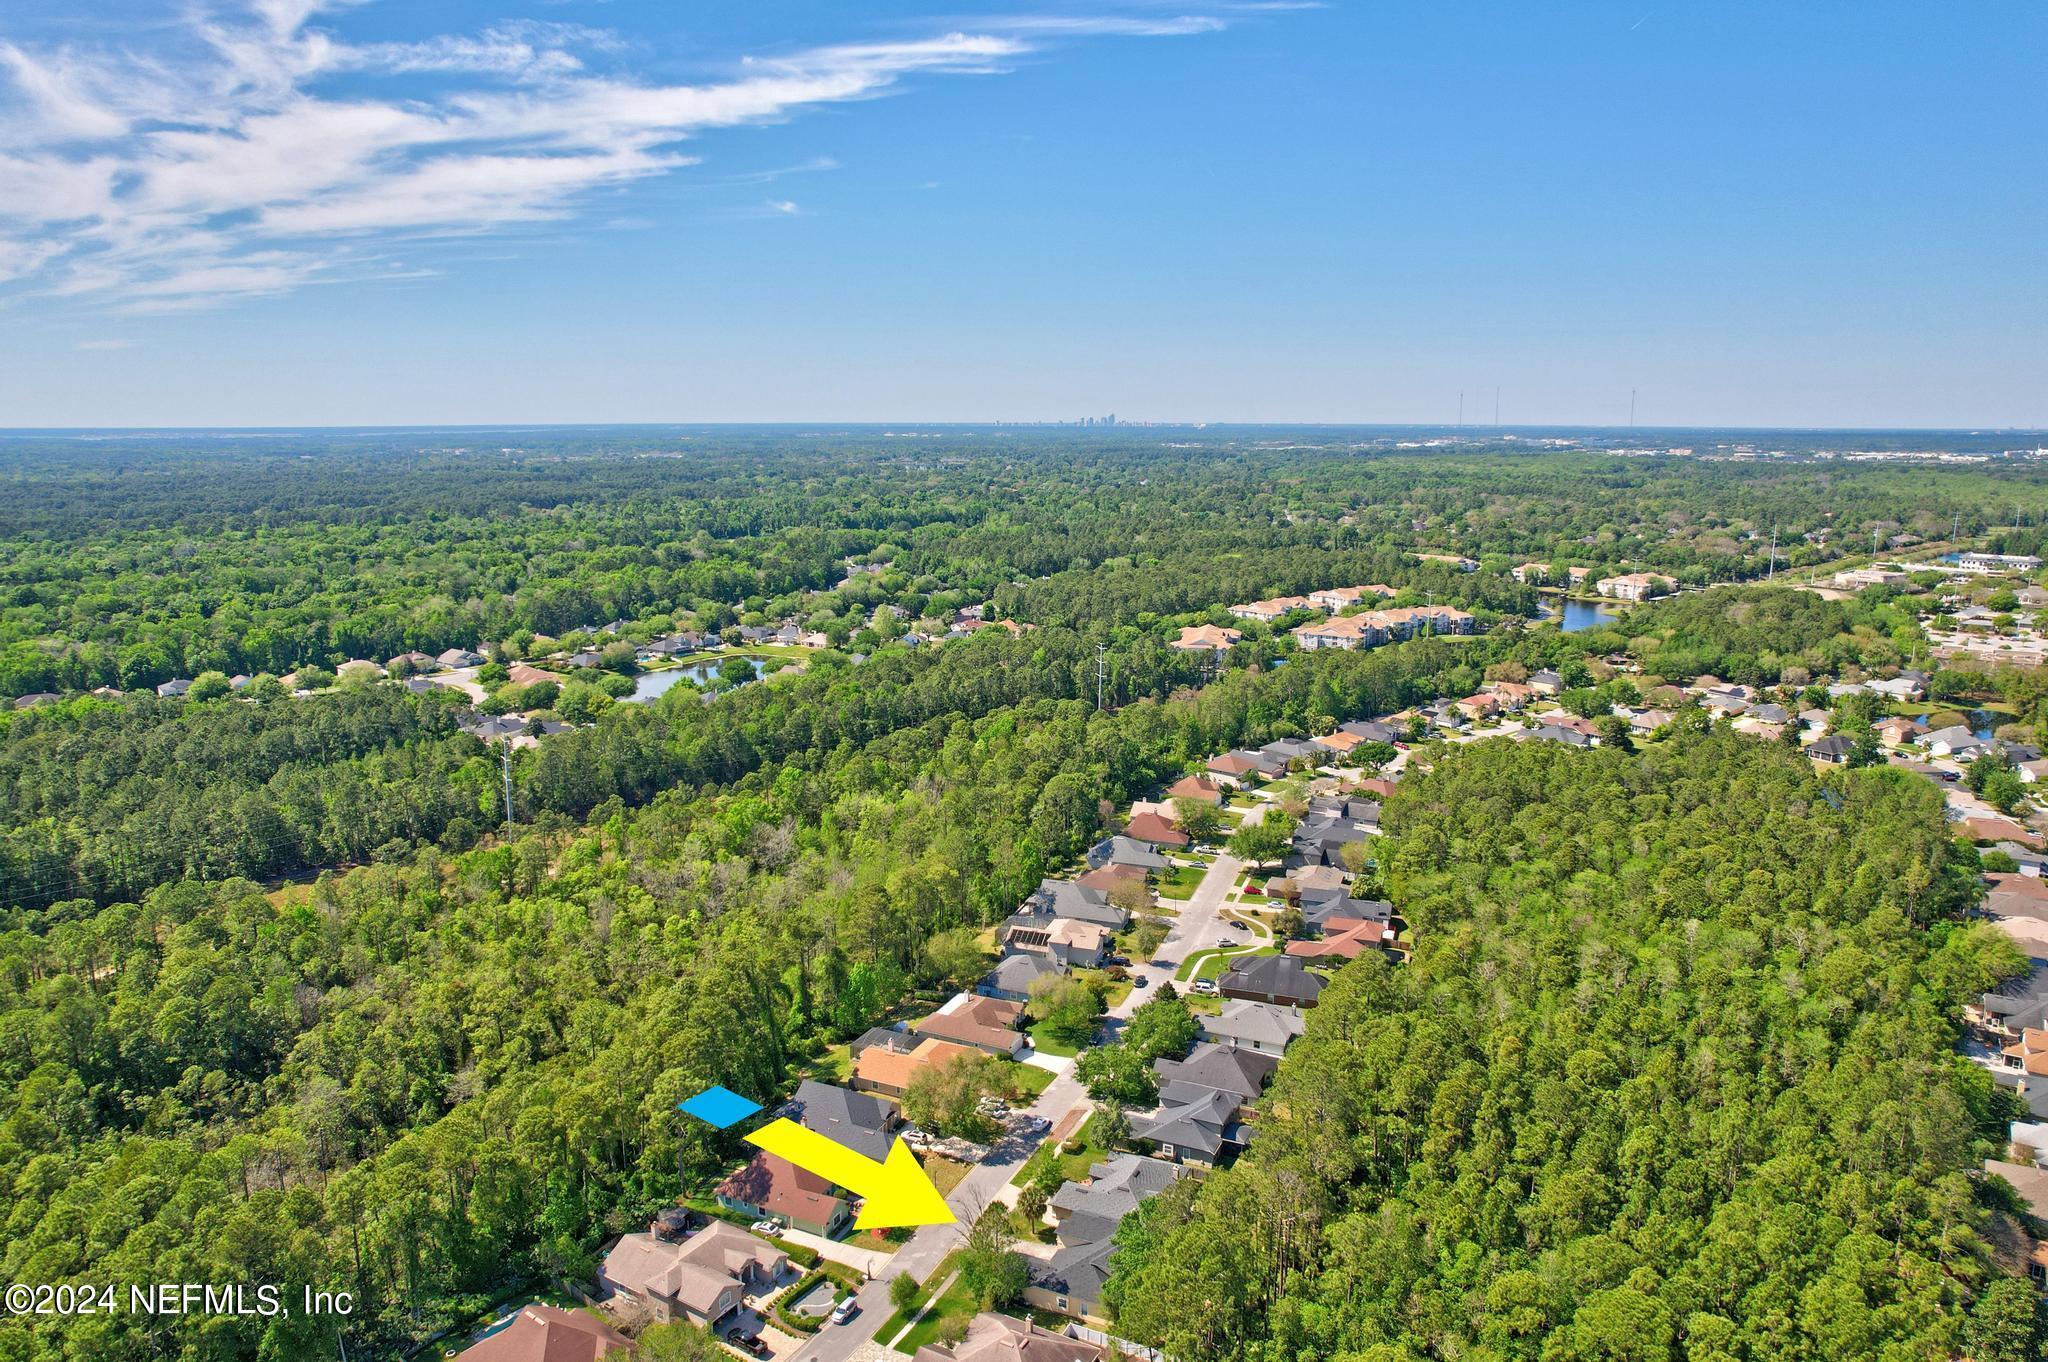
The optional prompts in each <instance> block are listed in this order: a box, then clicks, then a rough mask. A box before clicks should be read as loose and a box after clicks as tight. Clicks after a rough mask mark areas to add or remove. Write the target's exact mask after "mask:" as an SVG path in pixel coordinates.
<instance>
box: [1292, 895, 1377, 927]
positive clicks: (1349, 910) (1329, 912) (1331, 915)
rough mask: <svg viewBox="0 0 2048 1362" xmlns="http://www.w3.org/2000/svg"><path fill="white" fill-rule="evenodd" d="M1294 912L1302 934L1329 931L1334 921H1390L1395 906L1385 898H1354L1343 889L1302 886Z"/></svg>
mask: <svg viewBox="0 0 2048 1362" xmlns="http://www.w3.org/2000/svg"><path fill="white" fill-rule="evenodd" d="M1296 911H1297V912H1299V913H1300V914H1301V929H1302V934H1303V935H1305V936H1312V935H1315V934H1317V933H1322V932H1328V931H1329V930H1331V924H1332V923H1334V922H1339V921H1347V920H1348V921H1352V922H1380V923H1391V922H1392V921H1393V918H1394V905H1393V904H1391V903H1389V902H1387V901H1386V900H1385V899H1355V898H1352V897H1351V894H1350V892H1349V891H1348V890H1345V889H1323V888H1316V889H1304V890H1303V891H1302V892H1301V895H1300V898H1299V900H1298V901H1297V906H1296ZM1389 935H1390V936H1391V935H1392V933H1389Z"/></svg>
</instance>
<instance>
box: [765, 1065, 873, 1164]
mask: <svg viewBox="0 0 2048 1362" xmlns="http://www.w3.org/2000/svg"><path fill="white" fill-rule="evenodd" d="M782 1114H783V1115H785V1116H787V1117H789V1118H790V1119H791V1120H793V1121H795V1122H796V1123H797V1124H798V1125H800V1126H802V1127H803V1128H804V1129H805V1130H808V1131H810V1132H812V1133H813V1134H817V1135H823V1136H824V1137H825V1138H826V1139H828V1140H831V1141H833V1142H834V1143H837V1144H843V1145H845V1146H846V1147H847V1148H848V1149H851V1150H855V1151H857V1152H859V1153H862V1154H865V1155H867V1156H868V1157H869V1158H871V1159H873V1160H875V1161H876V1162H878V1163H879V1162H880V1161H881V1160H883V1159H886V1158H887V1157H889V1146H890V1145H892V1144H894V1143H895V1142H896V1135H895V1131H896V1127H897V1126H899V1125H901V1124H902V1118H901V1117H899V1116H898V1115H897V1114H896V1108H895V1107H893V1106H891V1105H890V1104H889V1103H887V1102H884V1101H883V1100H882V1099H881V1098H879V1097H876V1096H874V1095H873V1094H872V1093H865V1092H855V1091H853V1089H851V1088H842V1087H838V1086H836V1085H834V1084H831V1083H820V1082H818V1080H816V1079H815V1078H806V1079H805V1080H804V1081H803V1082H801V1083H799V1084H797V1086H796V1096H795V1097H792V1098H791V1099H790V1100H789V1102H788V1103H787V1104H786V1105H785V1106H784V1108H783V1111H782Z"/></svg>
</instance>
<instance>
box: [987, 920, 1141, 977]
mask: <svg viewBox="0 0 2048 1362" xmlns="http://www.w3.org/2000/svg"><path fill="white" fill-rule="evenodd" d="M999 939H1000V941H1001V943H1002V947H1003V949H1004V951H1006V952H1009V953H1012V954H1015V953H1020V952H1021V953H1024V954H1029V955H1042V956H1044V957H1045V958H1046V959H1048V960H1051V961H1052V962H1053V963H1055V964H1057V965H1058V966H1060V968H1061V969H1062V970H1073V969H1099V968H1101V966H1102V962H1103V957H1104V956H1106V955H1108V954H1109V947H1110V944H1111V941H1112V939H1113V938H1112V935H1111V933H1110V930H1109V929H1108V928H1107V927H1104V926H1102V925H1101V924H1100V923H1096V922H1081V921H1079V920H1077V919H1075V918H1070V917H1056V918H1042V917H1029V916H1026V915H1023V914H1018V915H1016V916H1014V917H1012V918H1010V919H1009V920H1008V921H1007V922H1005V923H1004V924H1003V926H1002V929H1001V932H1000V936H999Z"/></svg>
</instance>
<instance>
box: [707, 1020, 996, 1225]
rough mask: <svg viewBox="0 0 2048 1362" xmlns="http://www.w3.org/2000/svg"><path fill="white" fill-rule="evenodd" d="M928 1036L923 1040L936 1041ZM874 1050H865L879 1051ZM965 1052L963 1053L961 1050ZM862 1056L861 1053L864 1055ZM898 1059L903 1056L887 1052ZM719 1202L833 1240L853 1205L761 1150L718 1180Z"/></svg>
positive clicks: (848, 1221)
mask: <svg viewBox="0 0 2048 1362" xmlns="http://www.w3.org/2000/svg"><path fill="white" fill-rule="evenodd" d="M937 1043H938V1042H935V1041H927V1042H926V1044H928V1045H930V1044H937ZM885 1053H886V1052H885V1051H882V1050H879V1049H876V1050H870V1051H868V1055H875V1056H881V1055H884V1054H885ZM963 1053H964V1052H963ZM867 1057H868V1056H867V1055H863V1056H862V1058H863V1059H865V1058H867ZM889 1057H890V1058H895V1059H901V1058H907V1057H908V1056H901V1055H892V1056H889ZM717 1196H718V1204H719V1205H721V1206H723V1207H725V1208H726V1209H727V1210H729V1211H738V1212H739V1213H740V1214H741V1215H745V1216H751V1217H753V1218H754V1219H756V1220H765V1219H767V1218H768V1217H770V1216H773V1217H775V1218H777V1219H779V1220H781V1221H783V1222H784V1223H785V1224H788V1225H793V1226H795V1227H796V1228H797V1229H800V1230H805V1231H808V1232H809V1233H811V1234H822V1235H823V1236H825V1237H826V1238H827V1239H837V1238H838V1237H839V1236H840V1235H842V1234H844V1233H846V1231H848V1230H849V1229H851V1228H853V1207H852V1205H851V1204H849V1203H848V1202H847V1201H846V1200H845V1199H844V1198H843V1197H837V1196H834V1195H833V1194H832V1184H831V1183H830V1182H828V1181H826V1180H825V1179H824V1178H821V1177H819V1176H818V1175H817V1174H816V1173H813V1172H811V1171H810V1170H809V1169H807V1168H799V1167H797V1166H796V1165H795V1164H793V1163H791V1162H790V1161H789V1160H788V1159H784V1158H779V1157H777V1156H776V1155H774V1154H770V1153H769V1152H768V1151H767V1150H765V1149H764V1150H762V1151H761V1152H760V1153H758V1154H756V1155H754V1157H753V1160H752V1162H750V1163H748V1164H747V1166H746V1167H744V1168H742V1169H740V1170H739V1171H738V1172H737V1173H734V1174H733V1175H732V1176H731V1177H729V1178H727V1179H726V1180H725V1181H724V1182H721V1183H719V1184H718V1192H717Z"/></svg>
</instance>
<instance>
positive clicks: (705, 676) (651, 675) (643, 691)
mask: <svg viewBox="0 0 2048 1362" xmlns="http://www.w3.org/2000/svg"><path fill="white" fill-rule="evenodd" d="M740 656H742V655H741V654H737V653H736V654H734V655H733V657H710V658H706V659H704V660H703V661H702V662H692V663H691V664H690V665H689V666H687V667H669V668H666V669H665V670H662V671H658V672H642V673H640V675H638V676H636V677H634V678H633V693H632V694H631V695H629V696H627V697H626V700H625V703H627V704H629V705H646V704H652V703H653V702H654V701H656V700H659V699H660V698H661V697H662V696H664V695H666V694H667V693H668V692H669V691H671V690H673V689H675V685H676V683H677V682H678V681H685V680H687V681H689V682H691V683H692V684H693V685H696V686H698V687H699V688H707V687H709V686H710V685H711V683H712V682H713V681H716V680H717V679H718V669H719V668H720V667H723V666H725V665H726V664H727V663H728V662H731V661H732V660H733V658H736V657H740ZM746 660H747V661H750V662H752V663H753V664H754V666H755V667H756V668H757V669H758V668H759V667H760V665H761V659H759V658H757V657H756V658H747V659H746ZM759 679H760V678H759V677H758V676H757V677H756V678H755V680H759ZM740 684H741V685H748V684H751V683H749V682H744V681H743V682H741V683H740Z"/></svg>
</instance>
